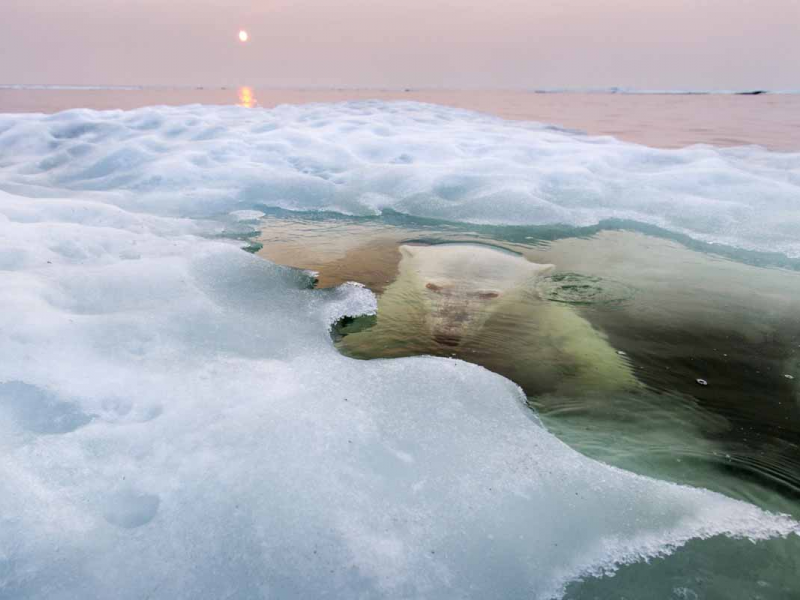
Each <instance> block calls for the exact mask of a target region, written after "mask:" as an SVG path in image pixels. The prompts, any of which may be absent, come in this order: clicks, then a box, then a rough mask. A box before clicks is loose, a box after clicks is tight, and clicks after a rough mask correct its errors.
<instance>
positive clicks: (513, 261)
mask: <svg viewBox="0 0 800 600" xmlns="http://www.w3.org/2000/svg"><path fill="white" fill-rule="evenodd" d="M400 254H401V256H402V258H401V261H400V273H399V276H398V278H397V280H396V281H395V283H394V284H393V285H392V287H395V288H396V289H395V290H394V291H396V292H400V293H401V294H402V295H403V297H405V298H412V297H413V298H414V300H415V301H418V302H421V304H422V305H423V306H424V310H423V314H424V315H425V316H424V319H425V321H426V324H427V327H428V329H429V330H430V333H431V335H432V336H433V338H434V339H435V340H436V341H437V342H438V343H440V344H442V345H446V346H458V345H459V344H460V343H461V341H462V340H463V339H465V338H467V337H469V336H471V335H472V334H474V333H475V332H477V331H478V330H480V328H481V327H483V325H484V324H485V322H486V320H487V319H488V318H489V317H490V316H491V314H492V313H493V312H495V311H496V310H497V309H498V307H500V306H502V304H503V303H504V302H507V301H509V299H511V298H513V297H514V295H515V294H519V293H520V292H524V291H525V290H530V289H532V288H533V287H534V285H535V281H536V278H537V277H541V276H542V275H545V274H547V273H549V272H550V271H552V270H553V268H554V267H553V265H542V264H537V263H533V262H530V261H528V260H527V259H525V258H524V257H522V256H521V255H518V254H515V253H513V252H510V251H508V250H502V249H499V248H494V247H490V246H484V245H481V244H466V243H459V244H438V245H434V246H413V245H403V246H401V247H400ZM387 291H388V290H387Z"/></svg>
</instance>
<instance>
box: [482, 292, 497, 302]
mask: <svg viewBox="0 0 800 600" xmlns="http://www.w3.org/2000/svg"><path fill="white" fill-rule="evenodd" d="M476 295H477V296H478V298H480V299H481V300H491V299H492V298H497V297H498V296H499V295H500V294H498V293H497V292H478V293H477V294H476Z"/></svg>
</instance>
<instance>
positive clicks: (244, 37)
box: [239, 29, 250, 43]
mask: <svg viewBox="0 0 800 600" xmlns="http://www.w3.org/2000/svg"><path fill="white" fill-rule="evenodd" d="M249 39H250V35H249V34H248V33H247V32H246V31H245V30H244V29H242V30H241V31H239V41H240V42H242V43H245V42H246V41H247V40H249Z"/></svg>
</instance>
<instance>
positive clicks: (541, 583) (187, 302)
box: [0, 103, 800, 599]
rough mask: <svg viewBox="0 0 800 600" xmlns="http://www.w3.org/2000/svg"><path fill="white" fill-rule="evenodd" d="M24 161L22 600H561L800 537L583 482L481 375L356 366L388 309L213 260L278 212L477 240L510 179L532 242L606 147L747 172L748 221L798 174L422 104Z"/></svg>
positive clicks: (183, 116)
mask: <svg viewBox="0 0 800 600" xmlns="http://www.w3.org/2000/svg"><path fill="white" fill-rule="evenodd" d="M440 128H444V132H441V131H439V132H438V133H437V130H438V129H440ZM0 132H2V133H0V149H2V150H1V151H0V164H2V178H1V179H0V180H1V181H2V184H1V185H2V187H3V188H4V189H5V190H6V192H4V193H0V307H2V310H0V357H2V360H0V596H2V597H3V598H26V599H30V598H33V599H36V598H40V599H44V598H47V599H60V598H61V599H63V598H111V597H113V598H121V599H126V598H130V599H134V598H135V599H139V598H156V599H159V598H163V599H175V598H192V599H197V598H215V599H216V598H226V597H240V598H252V597H277V598H286V597H297V598H323V597H334V598H353V597H362V598H375V597H387V598H415V597H430V598H454V597H464V598H467V597H471V598H487V597H509V598H510V597H525V598H552V597H559V596H560V595H562V593H563V590H564V586H565V585H566V584H567V583H569V582H571V581H574V580H576V579H578V578H581V577H586V576H589V575H593V574H594V575H598V574H602V573H607V572H610V571H613V570H614V569H615V568H617V567H619V566H620V565H623V564H626V563H629V562H633V561H639V560H643V559H646V558H652V557H657V556H661V555H664V554H667V553H670V552H673V551H675V550H676V549H677V548H679V547H680V546H681V545H682V544H684V543H685V542H687V541H688V540H690V539H694V538H709V537H712V536H717V535H728V536H733V537H742V538H748V539H752V540H761V539H764V538H767V537H772V536H785V535H790V534H793V533H796V532H798V527H800V526H799V525H798V524H797V523H796V522H795V521H793V520H792V519H791V518H789V517H787V516H783V515H776V514H770V513H767V512H764V511H762V510H761V509H759V508H757V507H755V506H752V505H749V504H746V503H743V502H740V501H736V500H732V499H729V498H726V497H724V496H721V495H719V494H717V493H713V492H710V491H706V490H700V489H693V488H689V487H684V486H679V485H676V484H672V483H667V482H661V481H657V480H653V479H649V478H646V477H641V476H637V475H634V474H631V473H627V472H625V471H621V470H619V469H615V468H612V467H609V466H606V465H604V464H601V463H598V462H595V461H593V460H590V459H588V458H586V457H584V456H582V455H580V454H578V453H577V452H574V451H573V450H571V449H570V448H569V447H567V446H566V445H564V444H563V443H561V442H560V441H559V440H558V439H556V438H555V437H554V436H552V435H551V434H550V433H548V432H547V431H546V430H545V429H543V428H542V426H541V425H540V424H539V423H538V422H537V421H536V419H535V417H534V416H533V415H532V414H531V413H530V411H529V410H528V409H527V408H526V407H525V406H524V404H523V400H524V398H523V395H522V392H521V390H520V389H519V388H517V386H515V385H514V384H512V383H511V382H510V381H508V380H506V379H504V378H502V377H500V376H498V375H495V374H493V373H490V372H489V371H487V370H485V369H483V368H481V367H478V366H475V365H471V364H467V363H463V362H460V361H456V360H448V359H439V358H409V359H397V360H375V361H358V360H354V359H349V358H346V357H344V356H342V355H340V354H339V353H338V352H337V351H336V350H335V348H334V347H333V345H332V342H331V338H330V335H329V327H330V325H331V323H333V322H334V321H335V320H337V319H338V318H340V317H342V316H344V315H358V314H365V313H371V312H374V310H375V307H376V302H375V297H374V296H373V295H372V293H371V292H369V291H368V290H367V289H365V288H363V287H360V286H357V285H354V284H347V285H343V286H340V287H338V288H335V289H329V290H316V289H313V282H314V274H313V273H309V272H304V271H298V270H293V269H288V268H285V267H281V266H278V265H274V264H272V263H270V262H268V261H265V260H263V259H260V258H257V257H254V256H252V255H250V254H248V253H246V252H243V251H242V249H241V248H240V247H239V244H237V243H234V242H231V241H225V240H223V239H219V238H218V234H219V232H220V231H227V229H226V228H228V227H230V226H231V223H234V224H235V223H240V224H242V225H243V226H244V225H247V223H248V221H249V219H251V218H255V216H256V215H255V214H254V213H251V212H236V211H252V210H257V209H256V208H254V206H257V205H258V203H259V202H261V203H267V204H268V203H269V202H266V200H265V197H266V196H269V198H270V201H271V202H281V203H284V204H286V205H294V206H297V207H303V208H341V209H345V208H347V209H349V210H352V211H354V212H357V211H362V212H369V211H374V210H378V209H379V208H381V207H384V206H392V207H394V208H396V209H404V208H405V209H407V210H410V208H409V207H414V206H416V207H418V209H419V212H420V214H421V213H423V212H424V211H425V210H432V211H440V212H444V213H447V214H452V215H455V216H458V215H461V216H460V217H459V218H461V217H463V218H474V217H476V215H478V216H479V215H480V214H482V213H481V211H485V210H488V208H486V207H485V206H484V207H483V208H482V205H481V201H479V198H480V196H481V194H483V193H484V192H485V189H488V188H490V187H491V186H493V185H495V183H493V179H492V177H490V173H491V172H492V171H493V170H494V172H495V175H496V177H495V179H496V181H497V182H499V183H497V184H496V185H498V186H499V187H498V188H497V190H498V191H497V192H496V199H497V203H498V204H495V209H494V211H493V214H494V215H495V216H500V217H502V216H503V215H506V216H505V217H503V218H507V219H509V220H513V219H515V218H516V217H514V216H513V215H514V210H515V206H517V205H515V204H513V202H520V203H521V202H523V201H525V202H527V200H524V199H525V198H528V196H526V193H527V191H530V190H531V189H534V188H536V189H544V188H543V187H542V184H541V182H540V183H538V184H534V180H533V179H531V178H530V177H529V178H528V179H525V180H524V181H523V180H522V179H520V177H522V174H524V173H526V172H527V171H528V169H529V168H530V164H529V165H528V166H527V167H526V166H522V165H523V163H525V161H528V162H529V163H530V162H531V161H533V162H535V160H534V159H533V158H532V157H534V155H536V154H537V153H538V154H539V155H540V156H541V159H542V160H550V159H549V158H547V155H551V156H555V155H558V156H560V158H559V160H560V161H561V162H563V165H570V164H573V165H575V166H572V167H570V169H572V170H574V171H575V173H576V176H577V177H578V179H579V180H580V177H581V173H582V171H583V169H585V168H586V167H585V165H584V166H580V163H581V162H582V161H586V160H589V157H588V154H587V153H589V149H591V148H594V147H597V148H600V149H601V150H602V149H605V150H603V152H601V153H600V155H598V156H595V159H593V160H600V161H601V162H603V160H607V159H608V157H609V156H613V157H614V160H615V161H622V162H625V160H628V162H629V163H635V161H634V160H633V157H634V156H635V155H636V154H637V153H638V154H639V155H641V154H642V153H644V154H647V153H650V152H653V153H654V156H657V157H660V160H662V162H661V163H659V164H661V165H662V166H663V164H664V163H663V161H666V162H669V161H673V160H677V159H678V158H680V159H681V160H682V161H684V163H683V164H686V162H687V161H688V163H690V165H694V166H695V167H697V165H696V164H695V163H694V161H695V160H696V159H697V158H696V155H699V156H704V157H706V158H704V159H703V160H709V161H713V162H714V163H715V164H716V167H715V168H728V169H732V168H733V167H732V166H731V165H733V164H735V163H736V161H741V164H742V165H747V167H746V168H745V167H742V168H741V172H740V173H739V174H738V175H737V176H738V177H742V178H744V180H745V181H746V182H748V183H747V185H748V186H750V187H753V188H755V187H757V186H762V187H763V188H764V190H765V191H764V196H763V197H760V198H761V200H753V202H757V201H762V200H763V198H766V197H769V198H772V201H774V202H778V203H780V202H787V203H788V199H786V198H783V196H781V194H782V193H783V192H782V191H781V190H782V189H783V188H782V187H781V186H784V187H786V188H787V189H789V188H791V187H792V186H794V185H795V183H791V182H790V181H789V180H790V179H791V177H794V176H795V175H792V169H794V168H796V167H794V166H792V165H793V164H794V163H793V162H792V161H796V160H797V159H796V158H795V157H793V156H790V155H780V156H777V157H771V155H768V154H766V153H763V152H761V151H759V150H754V149H749V150H746V151H745V150H742V151H739V152H741V153H743V154H741V155H739V154H736V153H729V154H721V153H720V152H719V151H716V150H713V149H708V148H695V149H691V150H688V151H686V152H687V154H681V153H665V154H662V153H658V152H656V151H650V150H647V149H643V148H640V147H636V146H630V145H623V144H620V143H618V142H614V141H613V140H607V139H592V138H585V139H584V138H580V137H574V136H571V135H567V134H564V133H561V132H558V131H554V130H551V129H545V128H537V127H534V126H525V125H514V124H508V123H504V122H502V121H498V120H494V119H490V118H488V117H482V116H479V115H474V114H472V113H464V112H461V111H451V110H449V109H439V108H433V107H428V106H423V105H414V104H410V105H409V104H401V105H381V104H371V103H367V104H357V105H337V106H310V107H284V108H281V109H278V110H276V111H251V112H248V111H244V110H242V111H239V110H235V109H227V108H207V107H206V108H201V107H189V108H181V109H146V110H141V111H134V112H131V113H125V112H110V113H95V112H91V111H73V112H70V113H62V114H59V115H55V116H52V117H44V116H37V115H28V116H19V117H0ZM56 134H58V136H61V137H58V136H57V135H56ZM70 136H72V137H70ZM203 137H205V139H206V141H198V139H201V138H203ZM392 147H394V148H395V150H394V151H392V150H391V148H392ZM76 149H78V151H77V152H74V151H75V150H76ZM62 153H66V154H67V155H69V156H70V158H69V159H68V160H66V161H64V162H60V161H58V160H56V161H51V160H50V159H53V158H54V157H56V156H59V155H61V154H62ZM603 153H605V156H606V158H605V159H603V158H601V156H602V155H603ZM480 156H483V157H484V158H478V157H480ZM503 156H504V157H505V158H502V157H503ZM515 156H517V157H520V158H519V160H520V161H522V162H520V163H519V164H516V163H515V161H516V160H517V159H515V158H514V157H515ZM569 156H571V157H572V158H568V157H569ZM745 156H750V157H751V158H752V160H749V159H746V158H745ZM395 159H396V160H395ZM382 161H383V162H382ZM462 161H463V164H462ZM775 161H784V162H785V165H784V167H780V168H779V167H777V166H775ZM484 162H485V164H484ZM44 163H47V164H44ZM53 164H56V165H58V166H52V165H53ZM759 164H761V165H762V166H763V170H762V171H759V169H761V167H759V166H758V165H759ZM720 165H722V166H720ZM726 165H727V166H726ZM560 168H562V170H563V169H566V168H567V167H566V166H562V167H560ZM628 168H634V167H631V166H630V165H627V166H625V169H628ZM649 168H651V169H655V170H657V168H656V166H655V165H654V164H651V165H650V167H649ZM658 168H662V167H658ZM623 170H624V169H623ZM747 170H749V171H753V172H754V173H755V172H758V173H759V174H758V175H757V176H756V175H752V174H751V175H746V174H743V173H744V171H747ZM601 171H602V169H601ZM681 172H683V171H682V170H677V171H676V173H678V174H680V173H681ZM778 172H780V173H782V175H781V177H783V179H784V181H783V182H782V183H779V182H778V179H779V177H778V176H777V175H775V174H776V173H778ZM768 173H772V174H773V175H774V176H772V177H771V176H768ZM584 175H585V177H587V178H588V177H589V176H588V175H586V174H584ZM560 177H563V178H565V179H564V181H565V183H562V184H561V185H562V186H563V185H574V186H577V187H575V188H574V189H575V190H576V195H575V196H570V197H566V196H565V197H564V198H565V199H564V200H563V201H562V206H560V208H554V207H555V204H553V203H552V202H551V203H550V204H549V205H550V207H551V208H550V209H548V210H554V211H556V212H558V211H562V212H563V213H564V214H570V211H572V210H573V208H571V207H570V206H569V204H570V203H572V204H574V205H575V206H580V205H581V200H580V198H581V195H580V194H578V192H577V190H579V189H580V184H579V182H578V183H575V184H571V183H569V178H568V177H567V176H566V172H562V173H561V174H560ZM534 179H535V178H534ZM600 179H601V181H600V183H596V184H593V185H596V186H598V190H600V191H599V192H597V193H601V192H602V189H603V186H604V185H605V184H604V183H603V182H602V178H600ZM672 179H673V180H672V183H671V185H673V187H675V186H678V185H679V182H677V181H675V180H676V179H680V177H678V176H676V177H674V178H672ZM587 180H588V179H587ZM512 183H513V185H512ZM680 185H683V186H684V187H687V188H690V187H691V186H689V184H688V183H686V182H683V183H682V184H680ZM476 186H477V188H476ZM537 186H538V187H537ZM500 189H504V190H512V189H514V190H516V192H515V193H514V194H511V193H509V194H508V195H504V194H501V193H500V191H499V190H500ZM476 190H477V191H476ZM482 190H483V191H482ZM581 193H582V194H584V196H585V195H587V194H589V193H590V192H589V191H587V190H583V191H582V192H581ZM694 193H697V190H695V192H694ZM770 194H772V195H771V196H770ZM434 196H435V198H434ZM362 198H368V203H369V205H370V207H369V208H365V206H366V205H365V204H364V203H363V202H362V200H361V199H362ZM424 198H428V200H429V201H427V203H426V201H424ZM437 198H438V199H437ZM509 198H510V199H509ZM776 199H777V200H776ZM605 201H606V202H607V203H609V204H612V203H613V202H612V201H613V199H612V198H610V197H609V198H606V200H605ZM703 201H704V202H705V200H703ZM763 201H766V200H763ZM364 202H366V201H364ZM504 202H505V203H506V204H504ZM698 202H700V200H698ZM519 206H522V205H519ZM537 206H538V208H537ZM547 206H548V204H547V203H542V204H541V205H536V204H534V203H531V205H530V207H529V208H528V209H525V210H526V211H527V212H525V211H522V209H520V210H521V212H520V214H522V215H526V214H527V215H530V214H534V213H535V212H536V211H540V210H544V209H545V207H547ZM426 207H428V208H426ZM715 210H721V211H723V212H724V211H725V210H726V209H725V208H724V206H723V207H722V208H719V207H716V208H715ZM448 211H451V212H448ZM745 212H746V211H745ZM542 214H544V213H542ZM526 218H527V217H526ZM753 226H754V227H755V224H753ZM759 227H760V225H759ZM759 231H760V233H759V232H756V231H755V230H753V232H751V233H753V235H754V236H755V237H754V238H753V239H759V240H760V241H761V242H764V239H765V238H764V236H765V235H767V234H766V233H764V232H763V231H761V230H759ZM773 233H774V232H773ZM764 243H766V242H764Z"/></svg>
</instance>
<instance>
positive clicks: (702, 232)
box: [0, 101, 800, 258]
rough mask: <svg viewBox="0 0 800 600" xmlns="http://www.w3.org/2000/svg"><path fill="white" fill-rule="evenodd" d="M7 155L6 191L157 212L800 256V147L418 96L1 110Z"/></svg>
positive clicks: (0, 143)
mask: <svg viewBox="0 0 800 600" xmlns="http://www.w3.org/2000/svg"><path fill="white" fill-rule="evenodd" d="M0 157H2V158H0V175H1V177H0V189H3V190H6V191H9V192H12V193H15V194H21V195H25V196H32V197H34V196H35V197H41V196H56V197H61V196H64V195H74V194H76V193H81V195H82V197H84V198H87V199H88V195H91V196H93V197H96V196H101V197H102V198H103V199H104V201H108V202H111V203H114V204H116V205H118V206H121V207H125V208H127V209H130V210H136V211H144V212H151V213H152V212H157V213H160V214H168V215H179V216H187V215H194V216H206V217H207V216H215V215H220V214H223V213H232V218H233V219H248V218H252V217H253V216H254V215H255V214H256V213H254V212H247V211H254V210H257V209H260V208H262V207H265V206H268V207H279V208H287V209H292V210H301V211H306V210H331V211H339V212H342V213H347V214H358V215H374V214H379V213H380V212H382V211H384V210H387V209H392V210H394V211H399V212H403V213H407V214H410V215H415V216H419V217H434V218H441V219H448V220H452V221H467V222H471V223H493V224H511V225H547V224H571V225H579V226H585V225H594V224H596V223H598V222H599V221H601V220H604V219H612V218H615V219H629V220H634V221H638V222H640V223H645V224H649V225H655V226H658V227H661V228H664V229H666V230H669V231H671V232H675V233H680V234H686V235H689V236H691V237H692V238H694V239H697V240H702V241H705V242H713V243H722V244H727V245H730V246H734V247H737V248H742V249H747V250H756V251H762V252H779V253H783V254H785V255H787V256H790V257H794V258H798V257H800V237H799V236H798V235H797V232H798V231H800V200H798V198H800V153H776V152H769V151H766V150H764V149H762V148H757V147H742V148H728V149H719V148H714V147H711V146H692V147H688V148H683V149H678V150H659V149H654V148H647V147H644V146H639V145H636V144H630V143H623V142H620V141H617V140H615V139H613V138H611V137H591V136H586V135H581V134H578V133H574V132H570V131H567V130H563V129H558V128H555V127H552V126H544V125H538V124H531V123H520V122H512V121H504V120H502V119H498V118H493V117H490V116H486V115H481V114H478V113H473V112H469V111H464V110H459V109H454V108H446V107H440V106H434V105H427V104H419V103H413V102H392V103H386V102H377V101H375V102H350V103H342V104H331V105H322V104H311V105H302V106H280V107H277V108H275V109H272V110H261V109H258V110H248V109H244V108H240V107H203V106H188V107H173V108H168V107H159V108H143V109H139V110H135V111H131V112H123V111H109V112H96V111H91V110H73V111H67V112H63V113H59V114H56V115H0ZM242 211H245V212H242Z"/></svg>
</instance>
